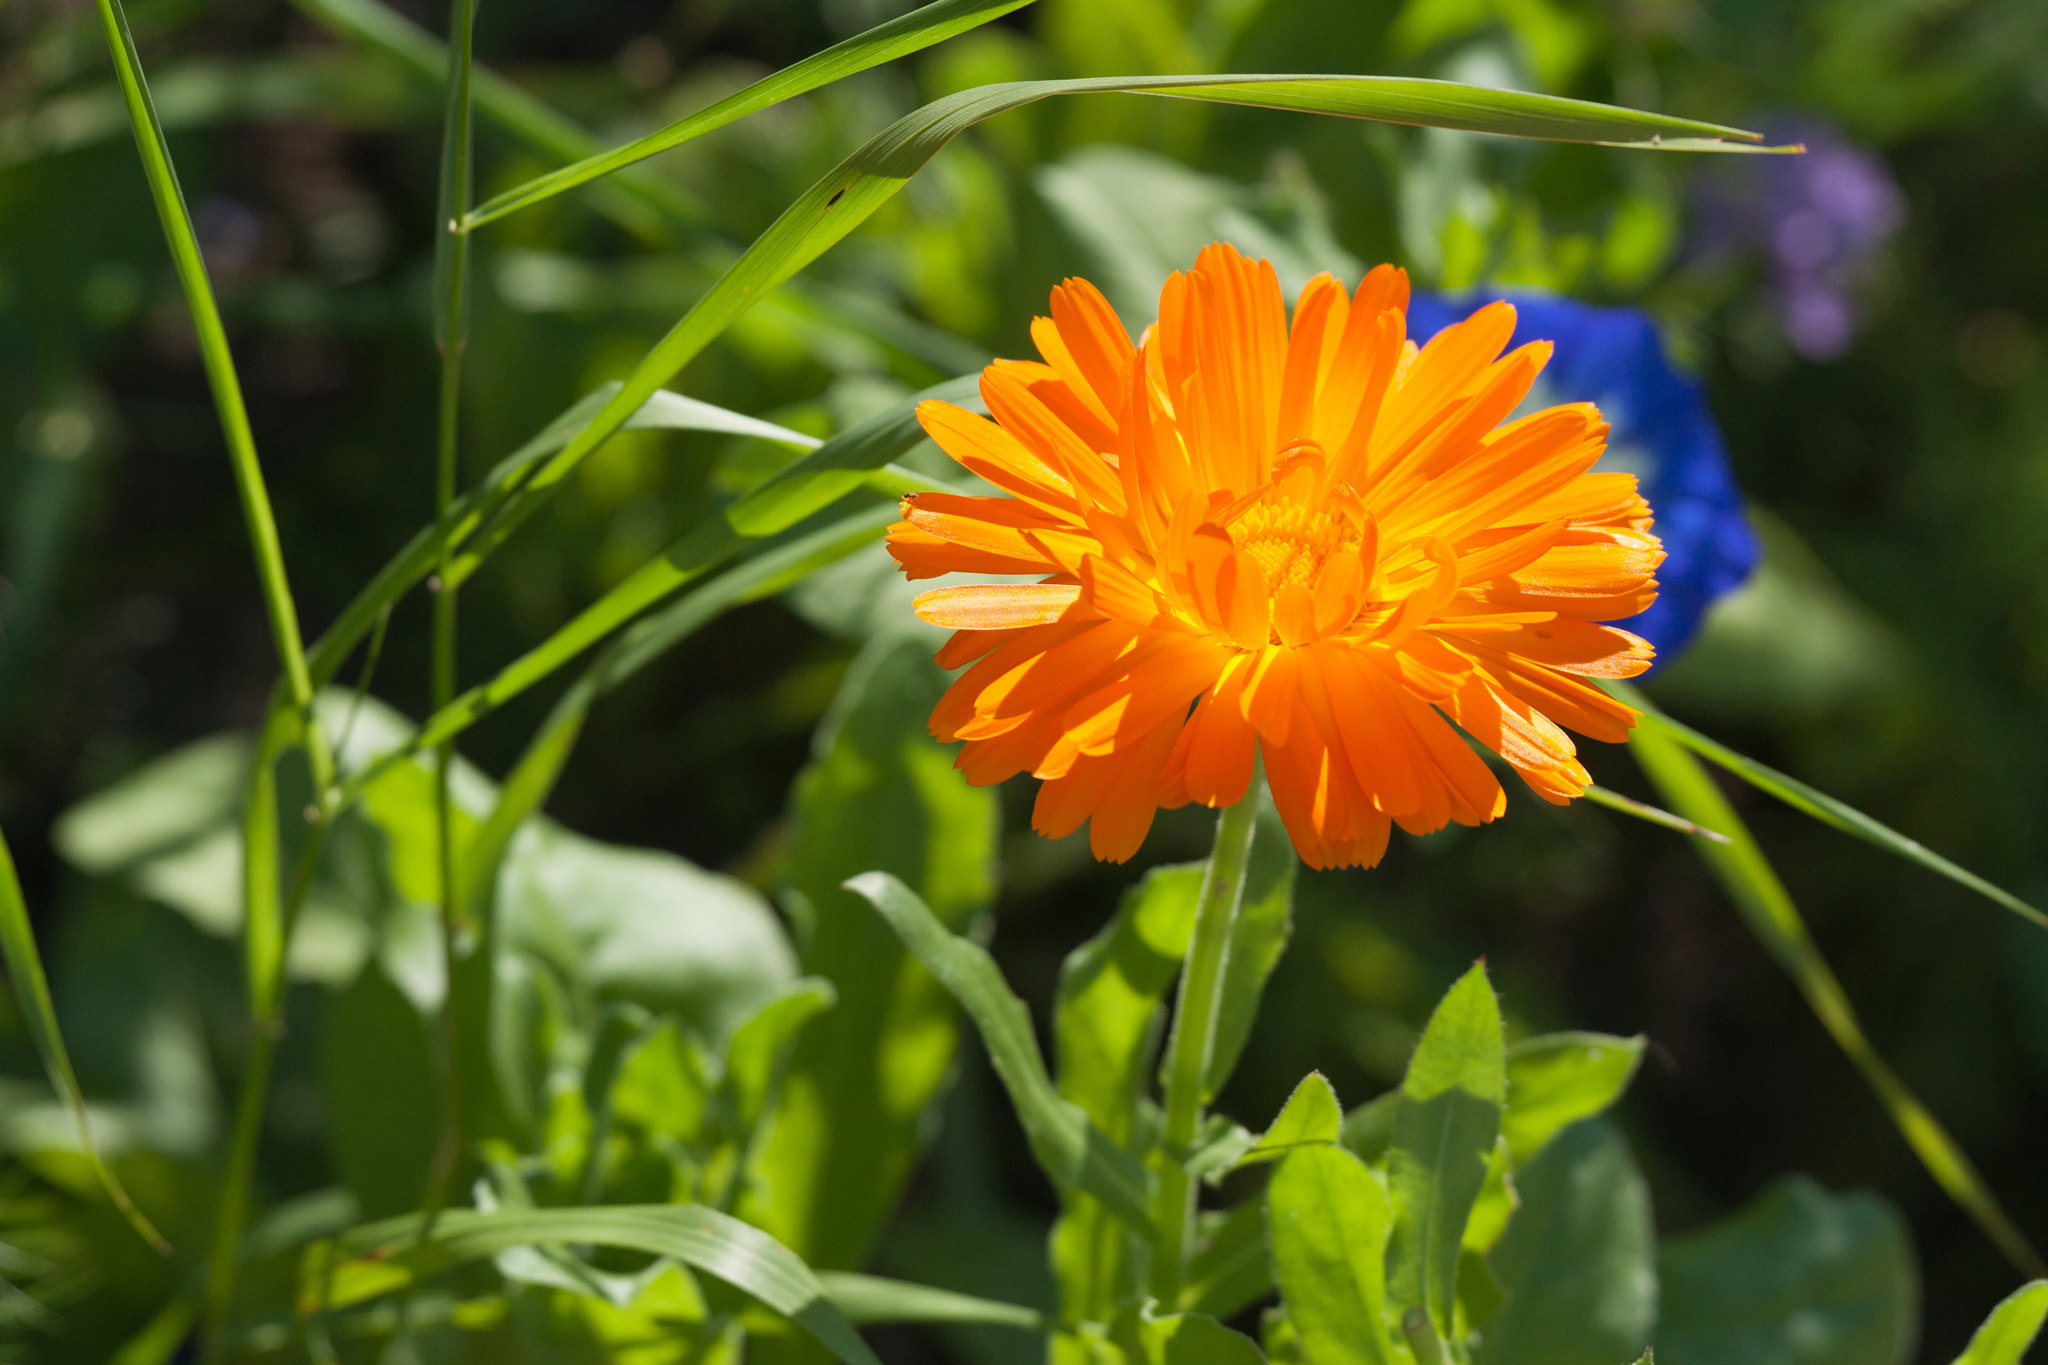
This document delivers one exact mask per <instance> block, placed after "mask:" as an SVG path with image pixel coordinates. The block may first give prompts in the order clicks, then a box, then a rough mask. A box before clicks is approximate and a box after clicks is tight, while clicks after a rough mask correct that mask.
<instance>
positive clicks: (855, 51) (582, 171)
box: [463, 0, 1031, 229]
mask: <svg viewBox="0 0 2048 1365" xmlns="http://www.w3.org/2000/svg"><path fill="white" fill-rule="evenodd" d="M1029 3H1031V0H938V3H936V4H930V5H926V6H924V7H923V8H921V9H916V10H912V11H911V12H910V13H909V14H905V15H902V16H901V17H899V18H896V19H892V20H890V21H889V22H888V23H886V24H881V25H878V26H876V27H875V28H871V29H869V30H868V31H867V32H865V33H862V34H858V35H856V36H854V37H852V38H848V39H847V40H846V41H845V42H843V43H837V44H835V45H833V46H832V47H828V48H826V49H825V50H824V51H823V52H820V53H817V54H815V55H813V56H810V57H806V58H805V59H804V60H803V61H800V62H797V63H795V64H794V65H792V66H788V67H785V68H783V69H782V70H781V71H778V72H776V73H775V74H774V75H772V76H768V77H766V78H764V79H762V80H758V81H755V82H754V83H753V84H752V85H749V86H748V87H746V88H745V89H744V90H740V91H737V92H735V93H734V94H731V95H728V96H726V97H725V98H724V99H722V100H720V101H718V102H717V103H716V104H713V105H711V106H709V107H707V108H704V109H700V110H698V111H697V112H696V113H694V114H691V115H690V116H689V117H688V118H684V119H680V120H678V121H677V122H675V123H671V124H670V125H668V126H667V127H666V128H663V129H661V130H660V131H658V132H654V133H649V134H648V135H647V136H646V137H643V138H640V139H638V140H637V141H634V142H629V143H627V144H626V145H625V146H623V147H617V148H614V149H612V150H611V151H608V152H604V153H602V154H600V155H598V156H593V157H588V158H586V159H584V160H582V161H579V162H577V163H576V164H575V165H573V166H564V167H562V168H561V169H560V170H557V171H551V172H549V173H548V174H547V175H544V176H541V177H539V178H538V179H535V180H530V181H528V182H527V183H526V184H524V185H521V186H518V187H517V188H515V189H510V190H507V191H506V192H505V193H503V194H501V195H498V196H497V197H496V198H494V199H492V200H490V201H489V202H488V203H485V204H482V205H480V206H478V207H477V208H476V209H475V210H474V211H473V212H471V213H470V214H469V215H468V217H467V218H466V219H465V220H464V223H463V226H464V227H465V228H466V229H474V228H477V227H480V226H482V225H483V224H485V223H488V222H490V221H491V220H492V219H494V218H502V217H503V216H504V215H506V214H508V213H516V212H518V211H519V210H520V209H523V208H527V207H529V206H531V205H533V204H537V203H540V202H541V201H543V200H545V199H549V198H552V197H553V196H555V195H557V194H560V193H562V192H563V191H565V190H571V189H574V188H576V187H577V186H579V185H585V184H588V183H589V182H591V181H593V180H596V179H599V178H600V177H602V176H607V175H610V174H612V173H613V172H615V171H618V170H622V169H624V168H625V167H627V166H631V165H633V164H635V163H636V162H640V161H644V160H646V159H647V158H648V157H650V156H655V155H658V154H659V153H661V152H665V151H667V150H668V149H669V148H671V147H679V146H681V145H682V144H683V143H685V142H688V141H689V140H690V139H692V138H696V137H702V136H703V135H704V134H706V133H709V132H712V131H714V130H715V129H719V128H723V127H724V126H725V125H726V124H728V123H733V122H736V121H737V120H739V119H743V118H745V117H746V116H747V115H749V114H751V113H753V112H755V111H756V110H759V109H765V108H767V107H768V106H769V105H771V104H778V103H780V102H781V101H783V100H786V99H792V98H794V97H795V96H797V95H801V94H803V93H804V92H805V91H807V90H815V89H817V88H818V87H819V86H822V85H830V84H831V83H832V82H833V81H837V80H841V79H843V78H845V77H847V76H850V75H853V74H854V73H855V72H857V71H865V70H867V69H868V68H869V67H873V66H880V65H881V64H883V63H884V62H890V61H894V60H895V59H896V58H898V57H901V56H906V55H908V54H909V53H912V52H916V51H919V50H921V49H923V48H927V47H930V46H931V45H932V44H934V43H939V42H944V41H945V40H946V39H948V38H951V37H953V36H954V35H955V34H958V33H965V32H966V31H967V30H969V29H972V28H976V27H978V26H980V25H982V24H985V23H988V22H989V21H990V20H992V19H997V18H1000V17H1002V16H1003V15H1005V14H1008V13H1009V12H1010V11H1011V10H1015V9H1022V8H1023V7H1024V6H1025V5H1027V4H1029Z"/></svg>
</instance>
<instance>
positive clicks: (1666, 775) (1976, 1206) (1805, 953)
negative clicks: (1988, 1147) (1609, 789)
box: [1629, 725, 2044, 1275]
mask: <svg viewBox="0 0 2048 1365" xmlns="http://www.w3.org/2000/svg"><path fill="white" fill-rule="evenodd" d="M1629 747H1630V749H1631V750H1632V751H1633V752H1634V754H1635V756H1636V758H1637V760H1638V761H1639V762H1640V763H1641V764H1642V766H1643V771H1644V772H1646V773H1647V774H1649V777H1650V780H1651V782H1653V783H1654V784H1655V785H1656V787H1657V789H1658V790H1659V791H1660V792H1661V793H1662V794H1663V797H1664V799H1665V801H1666V802H1668V803H1669V804H1670V805H1671V806H1672V808H1673V809H1675V810H1677V811H1678V812H1679V813H1680V814H1682V815H1684V816H1685V817H1686V818H1688V819H1690V820H1693V821H1695V822H1697V823H1698V824H1701V825H1704V826H1705V827H1707V828H1708V829H1714V830H1718V831H1720V832H1721V833H1723V834H1725V835H1726V836H1727V839H1728V842H1726V843H1725V844H1715V843H1708V842H1704V841H1702V842H1701V843H1700V845H1699V851H1700V856H1701V857H1702V858H1704V859H1706V862H1707V866H1708V867H1709V868H1711V869H1712V870H1713V872H1714V875H1715V876H1716V877H1717V878H1718V879H1719V880H1720V882H1721V884H1722V886H1723V887H1725V888H1726V889H1727V891H1728V895H1729V898H1730V899H1732V900H1733V901H1734V902H1735V905H1736V908H1737V909H1738V910H1740V911H1741V912H1742V917H1743V919H1744V920H1745V921H1747V922H1748V924H1749V927H1750V929H1751V931H1752V932H1753V933H1755V934H1756V936H1757V937H1758V938H1759V939H1760V940H1762V942H1763V944H1764V947H1765V948H1766V949H1768V950H1769V951H1770V953H1771V955H1772V956H1773V957H1775V958H1776V959H1777V960H1778V964H1779V965H1780V966H1782V967H1783V968H1784V969H1785V971H1786V972H1787V973H1788V974H1789V975H1790V976H1791V977H1792V980H1793V982H1794V983H1795V984H1796V985H1797V986H1798V987H1799V992H1800V994H1801V995H1803V996H1805V997H1806V1002H1807V1004H1808V1006H1809V1007H1811V1008H1812V1010H1813V1012H1814V1014H1815V1016H1817V1017H1818V1018H1819V1020H1820V1022H1821V1026H1822V1027H1823V1028H1825V1029H1827V1031H1828V1033H1829V1035H1830V1036H1832V1037H1833V1038H1834V1040H1835V1043H1836V1045H1837V1046H1838V1047H1840V1048H1841V1049H1842V1051H1843V1052H1844V1053H1845V1054H1847V1055H1848V1058H1849V1060H1850V1061H1851V1062H1853V1063H1855V1066H1856V1069H1857V1070H1858V1071H1860V1072H1862V1073H1863V1078H1864V1080H1865V1081H1867V1082H1868V1083H1869V1085H1870V1088H1871V1089H1872V1090H1873V1091H1875V1092H1876V1094H1877V1098H1878V1100H1879V1101H1880V1102H1881V1103H1882V1104H1883V1105H1884V1107H1885V1109H1886V1110H1887V1112H1889V1113H1890V1115H1891V1118H1892V1122H1893V1123H1894V1124H1895V1125H1896V1126H1897V1127H1898V1130H1899V1133H1900V1135H1901V1136H1902V1137H1904V1138H1905V1139H1906V1144H1907V1145H1908V1146H1909V1147H1911V1148H1912V1149H1913V1153H1914V1155H1915V1156H1917V1157H1919V1158H1920V1163H1921V1165H1923V1166H1925V1167H1926V1168H1927V1173H1928V1174H1929V1175H1931V1176H1933V1177H1934V1180H1935V1183H1936V1184H1938V1185H1940V1186H1941V1188H1942V1189H1943V1190H1944V1191H1946V1192H1947V1194H1948V1196H1949V1198H1951V1199H1953V1200H1954V1201H1955V1202H1956V1203H1957V1205H1959V1206H1960V1207H1961V1208H1962V1210H1963V1211H1964V1212H1965V1213H1967V1214H1969V1216H1970V1217H1971V1219H1973V1220H1974V1221H1975V1222H1976V1224H1977V1226H1978V1227H1979V1228H1981V1229H1983V1231H1984V1235H1985V1236H1987V1237H1989V1238H1990V1239H1991V1241H1992V1243H1993V1244H1994V1245H1996V1246H1997V1247H1998V1249H1999V1250H2000V1251H2002V1252H2003V1253H2004V1254H2005V1256H2006V1259H2008V1260H2010V1261H2011V1262H2012V1263H2013V1264H2014V1265H2015V1266H2017V1267H2019V1269H2020V1270H2021V1271H2023V1272H2024V1273H2026V1274H2028V1275H2041V1274H2042V1273H2044V1265H2043V1262H2042V1260H2041V1256H2040V1253H2038V1252H2037V1251H2035V1250H2034V1248H2033V1247H2032V1246H2031V1245H2030V1244H2029V1243H2028V1241H2027V1239H2026V1237H2025V1236H2024V1235H2023V1234H2022V1233H2021V1232H2020V1230H2019V1228H2018V1227H2016V1226H2015V1225H2014V1224H2013V1222H2012V1220H2011V1219H2010V1218H2008V1217H2007V1216H2006V1213H2005V1210H2004V1209H2003V1208H2001V1207H2000V1206H1999V1203H1998V1201H1997V1199H1996V1198H1994V1197H1993V1195H1992V1193H1991V1191H1990V1189H1989V1188H1988V1187H1987V1186H1986V1185H1985V1183H1984V1178H1983V1177H1982V1176H1981V1175H1980V1174H1978V1171H1977V1168H1976V1167H1975V1166H1974V1165H1973V1164H1972V1163H1971V1161H1970V1158H1969V1157H1968V1156H1967V1155H1965V1154H1964V1152H1963V1150H1962V1148H1961V1147H1960V1146H1958V1145H1957V1143H1956V1140H1955V1139H1954V1138H1953V1137H1951V1136H1950V1135H1949V1133H1948V1130H1947V1129H1945V1128H1943V1127H1942V1126H1941V1122H1940V1120H1938V1119H1936V1118H1935V1117H1934V1115H1933V1114H1932V1113H1931V1112H1929V1110H1928V1108H1927V1106H1926V1105H1924V1104H1922V1103H1921V1102H1920V1100H1919V1098H1918V1097H1917V1096H1915V1095H1914V1094H1913V1092H1912V1091H1911V1090H1909V1089H1907V1087H1906V1084H1905V1082H1903V1081H1901V1080H1900V1079H1899V1078H1898V1076H1897V1074H1896V1073H1894V1072H1893V1071H1892V1069H1891V1067H1890V1066H1889V1065H1887V1064H1886V1062H1885V1060H1884V1059H1883V1058H1882V1057H1880V1056H1879V1055H1878V1054H1877V1050H1876V1049H1875V1048H1873V1047H1872V1046H1871V1044H1870V1040H1869V1039H1868V1038H1867V1037H1865V1036H1864V1032H1863V1025H1862V1023H1861V1021H1860V1020H1858V1018H1857V1016H1856V1009H1855V1006H1853V1005H1852V1004H1850V1003H1849V997H1848V994H1847V993H1846V992H1845V991H1844V990H1843V989H1842V983H1841V982H1840V981H1839V980H1838V979H1837V978H1836V976H1835V974H1834V971H1833V969H1832V968H1830V967H1829V966H1828V964H1827V961H1826V959H1824V958H1823V957H1822V956H1821V955H1820V950H1819V948H1818V947H1816V946H1815V944H1814V942H1813V938H1812V936H1811V935H1810V934H1808V933H1807V929H1806V921H1805V920H1804V919H1802V918H1801V917H1800V914H1799V907H1798V906H1797V905H1795V904H1794V903H1793V901H1792V896H1791V893H1790V892H1788V891H1786V889H1785V885H1784V883H1783V882H1781V881H1780V880H1779V879H1778V874H1777V872H1776V870H1775V869H1773V868H1772V867H1771V864H1770V862H1769V860H1768V859H1766V858H1765V857H1764V853H1763V850H1762V849H1761V848H1759V847H1758V846H1757V842H1756V840H1755V839H1754V838H1753V837H1752V836H1751V835H1750V832H1749V828H1748V826H1746V825H1745V824H1743V822H1742V819H1741V817H1740V816H1738V815H1737V814H1736V813H1735V808H1734V807H1733V806H1731V805H1729V803H1728V798H1727V797H1726V796H1725V795H1723V794H1722V792H1721V789H1720V787H1718V786H1716V785H1715V782H1714V779H1713V776H1712V775H1711V774H1710V773H1709V772H1708V771H1707V769H1706V768H1705V767H1704V766H1702V765H1701V763H1700V761H1699V760H1698V759H1696V758H1694V757H1693V756H1692V754H1691V753H1689V752H1687V750H1686V748H1685V746H1684V745H1682V744H1681V743H1680V741H1679V739H1678V738H1677V737H1676V736H1675V735H1673V734H1671V733H1670V731H1669V730H1667V729H1665V728H1664V727H1662V726H1656V725H1638V726H1637V727H1636V729H1635V732H1634V734H1633V735H1632V736H1631V737H1630V740H1629Z"/></svg>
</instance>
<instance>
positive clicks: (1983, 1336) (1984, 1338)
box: [1955, 1280, 2048, 1365]
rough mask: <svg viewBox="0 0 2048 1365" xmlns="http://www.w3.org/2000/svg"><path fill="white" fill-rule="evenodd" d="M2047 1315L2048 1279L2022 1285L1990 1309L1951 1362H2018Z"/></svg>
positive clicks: (1984, 1364)
mask: <svg viewBox="0 0 2048 1365" xmlns="http://www.w3.org/2000/svg"><path fill="white" fill-rule="evenodd" d="M2043 1318H2048V1280H2035V1281H2034V1282H2033V1283H2032V1284H2028V1285H2022V1286H2021V1287H2020V1288H2018V1289H2016V1290H2014V1291H2013V1292H2012V1294H2011V1295H2010V1296H2008V1297H2007V1298H2006V1300H2005V1302H2003V1303H2001V1304H1999V1305H1998V1307H1996V1308H1994V1309H1992V1310H1991V1316H1990V1317H1988V1318H1986V1319H1984V1325H1983V1326H1982V1327H1979V1328H1978V1329H1977V1331H1976V1334H1975V1335H1974V1336H1972V1337H1971V1338H1970V1346H1969V1349H1968V1350H1966V1351H1964V1352H1963V1353H1962V1354H1961V1355H1959V1356H1957V1357H1956V1360H1955V1365H2020V1358H2021V1357H2022V1356H2024V1355H2026V1353H2027V1348H2028V1347H2029V1346H2032V1345H2033V1344H2034V1338H2035V1337H2037V1336H2039V1335H2040V1334H2041V1322H2042V1319H2043Z"/></svg>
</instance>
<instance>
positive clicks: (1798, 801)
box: [1608, 683, 2048, 929]
mask: <svg viewBox="0 0 2048 1365" xmlns="http://www.w3.org/2000/svg"><path fill="white" fill-rule="evenodd" d="M1608 689H1609V690H1610V691H1612V692H1613V693H1614V694H1615V695H1617V696H1619V697H1621V698H1622V699H1623V700H1625V701H1626V702H1628V704H1629V705H1631V706H1633V707H1635V708H1636V709H1637V710H1639V711H1641V712H1642V713H1643V719H1642V722H1641V725H1642V726H1647V727H1649V728H1650V729H1653V730H1656V731H1658V732H1659V733H1661V734H1664V735H1666V736H1668V737H1669V738H1671V739H1673V740H1675V741H1677V742H1678V743H1679V744H1682V745H1684V746H1685V747H1686V748H1688V749H1690V750H1692V751H1693V752H1694V753H1696V754H1698V755H1699V756H1700V757H1702V758H1704V759H1706V760H1707V761H1708V762H1710V763H1713V764H1714V765H1716V766H1717V767H1721V768H1725V769H1727V770H1728V771H1729V772H1731V773H1734V774H1735V775H1736V776H1737V777H1739V778H1741V779H1742V780H1743V781H1745V782H1747V783H1749V784H1750V785H1751V786H1753V787H1755V788H1757V789H1758V790H1760V791H1765V792H1769V793H1770V794H1771V795H1772V796H1775V797H1777V798H1778V799H1779V800H1780V801H1783V802H1784V803H1785V804H1786V805H1788V806H1790V807H1792V808H1793V809H1794V810H1797V811H1803V812H1805V813H1806V814H1808V815H1811V816H1812V817H1813V818H1814V819H1816V820H1818V821H1820V822H1821V823H1822V824H1826V825H1833V826H1834V827H1835V828H1836V829H1838V830H1841V831H1842V832H1843V833H1844V834H1853V835H1855V836H1856V837H1857V838H1858V839H1861V840H1863V842H1865V843H1867V844H1872V845H1874V846H1876V847H1878V848H1881V849H1883V850H1884V851H1885V852H1887V853H1890V854H1893V855H1895V856H1897V857H1900V858H1904V859H1905V860H1906V861H1907V862H1910V863H1918V864H1919V865H1920V866H1922V867H1924V868H1926V869H1927V870H1928V871H1930V872H1935V873H1938V874H1940V875H1941V876H1943V877H1946V878H1948V879H1949V880H1950V881H1952V882H1955V883H1956V884H1957V885H1959V886H1965V887H1968V888H1969V889H1970V890H1972V891H1974V892H1976V893H1977V894H1978V895H1980V896H1982V897H1984V898H1985V899H1986V900H1988V901H1990V902H1991V903H1992V904H1994V905H1997V906H2001V907H2003V908H2004V909H2007V910H2010V911H2012V912H2013V913H2014V914H2015V915H2018V916H2020V917H2021V918H2022V919H2026V920H2031V921H2032V922H2033V923H2035V924H2038V925H2040V926H2041V927H2042V928H2044V929H2048V914H2044V913H2042V912H2041V911H2040V910H2038V909H2036V908H2035V907H2034V906H2031V905H2029V904H2027V903H2026V902H2025V901H2023V900H2021V899H2020V898H2019V897H2018V896H2015V895H2013V894H2012V893H2011V892H2010V891H2007V890H2005V889H2004V888H2003V887H1999V886H1994V885H1992V884H1991V883H1990V882H1987V881H1985V880H1984V879H1983V878H1982V877H1980V876H1978V875H1977V874H1976V873H1974V872H1971V871H1969V870H1968V869H1967V868H1962V867H1958V866H1956V864H1954V863H1952V862H1950V861H1949V860H1948V859H1946V858H1944V857H1942V856H1941V855H1940V854H1939V853H1936V852H1935V851H1934V850H1932V849H1930V848H1928V847H1926V846H1925V845H1923V844H1921V843H1919V842H1918V841H1917V840H1913V839H1908V838H1907V837H1906V836H1905V835H1903V834H1901V833H1899V832H1898V831H1897V830H1895V829H1893V828H1892V827H1891V826H1889V825H1887V824H1884V823H1882V822H1881V821H1877V820H1873V819H1871V818H1870V817H1869V816H1867V815H1865V814H1864V813H1863V812H1862V811H1860V810H1857V809H1856V808H1855V807H1854V806H1851V805H1848V804H1846V803H1844V802H1841V801H1837V800H1836V799H1835V798H1834V797H1832V796H1829V795H1828V794H1827V793H1826V792H1822V791H1817V790H1815V789H1814V788H1812V787H1809V786H1807V785H1806V784H1805V783H1804V782H1801V781H1800V780H1799V779H1798V778H1796V777H1790V776H1787V775H1786V774H1784V773H1781V772H1779V771H1778V770H1777V769H1776V768H1771V767H1767V766H1765V765H1764V764H1762V763H1759V762H1757V761H1756V760H1755V759H1753V758H1745V757H1744V756H1743V755H1741V754H1738V753H1736V752H1735V751H1734V750H1733V749H1731V748H1729V747H1728V746H1727V745H1725V744H1723V743H1721V742H1720V741H1718V740H1714V739H1709V738H1708V737H1707V736H1705V735H1703V734H1701V733H1700V732H1699V731H1697V730H1695V729H1693V728H1692V727H1691V726H1689V725H1685V724H1682V723H1681V722H1679V721H1675V720H1673V719H1672V718H1671V717H1669V716H1667V715H1665V714H1664V713H1663V712H1662V711H1659V710H1658V709H1657V708H1656V707H1655V706H1653V705H1651V704H1650V703H1649V701H1647V700H1646V699H1645V698H1644V697H1643V695H1642V694H1641V693H1640V692H1638V691H1636V690H1635V689H1634V688H1632V687H1629V686H1628V685H1627V684H1625V683H1610V684H1608Z"/></svg>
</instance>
